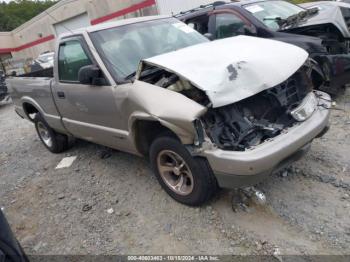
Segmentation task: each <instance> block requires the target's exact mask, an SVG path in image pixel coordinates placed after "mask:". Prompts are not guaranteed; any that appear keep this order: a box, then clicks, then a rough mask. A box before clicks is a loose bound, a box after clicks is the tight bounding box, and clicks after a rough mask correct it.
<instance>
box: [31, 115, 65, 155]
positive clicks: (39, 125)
mask: <svg viewBox="0 0 350 262" xmlns="http://www.w3.org/2000/svg"><path fill="white" fill-rule="evenodd" d="M34 124H35V129H36V132H37V134H38V136H39V138H40V140H41V142H42V143H43V144H44V146H45V147H46V148H47V149H48V150H49V151H50V152H52V153H55V154H58V153H62V152H63V151H65V150H67V149H68V137H67V136H65V135H63V134H59V133H57V132H56V131H55V130H53V129H52V128H51V127H50V126H49V125H48V124H47V123H46V121H45V119H44V118H43V117H42V115H41V114H40V113H38V114H36V115H35V117H34Z"/></svg>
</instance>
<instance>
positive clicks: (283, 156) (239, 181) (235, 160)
mask: <svg viewBox="0 0 350 262" xmlns="http://www.w3.org/2000/svg"><path fill="white" fill-rule="evenodd" d="M317 94H318V96H319V98H318V99H319V106H318V109H317V110H316V111H315V112H314V113H313V115H312V116H311V117H310V118H309V119H307V120H306V121H304V122H300V123H299V124H298V125H296V126H294V127H292V128H289V129H288V130H286V132H284V133H283V134H281V135H279V136H277V137H275V138H273V139H271V140H269V141H266V142H265V143H263V144H261V145H259V146H257V147H255V148H254V149H251V150H247V151H244V152H235V151H224V150H221V149H207V150H205V151H204V152H203V153H202V156H203V157H205V158H207V160H208V162H209V164H210V166H211V168H212V170H213V172H214V174H215V176H216V178H217V180H218V183H219V185H220V187H223V188H238V187H243V186H250V185H254V184H257V183H259V182H260V181H262V180H263V179H264V178H266V177H267V176H269V175H270V174H272V173H274V172H277V171H279V170H281V169H282V168H284V167H286V166H288V165H290V164H291V163H292V162H294V161H296V160H298V159H299V158H300V157H302V156H303V155H304V154H305V153H306V152H307V151H308V149H309V148H310V145H311V142H312V140H313V139H315V138H316V137H319V136H320V135H323V134H324V133H325V130H327V129H328V128H329V127H328V125H329V115H330V110H328V109H326V108H325V107H327V108H329V107H330V105H331V103H330V97H329V95H327V94H325V93H323V92H317ZM322 105H323V106H322Z"/></svg>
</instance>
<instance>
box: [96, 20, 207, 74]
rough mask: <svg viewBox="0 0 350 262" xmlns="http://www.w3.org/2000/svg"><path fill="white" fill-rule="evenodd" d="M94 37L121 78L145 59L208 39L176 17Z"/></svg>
mask: <svg viewBox="0 0 350 262" xmlns="http://www.w3.org/2000/svg"><path fill="white" fill-rule="evenodd" d="M91 39H92V41H93V43H94V45H95V47H96V49H97V51H98V52H99V54H100V56H101V58H102V60H104V62H105V64H106V66H107V67H108V69H109V70H110V71H112V72H111V73H112V75H113V76H114V77H115V76H117V77H118V79H125V78H126V77H128V76H130V75H132V74H133V73H134V72H135V71H136V70H137V67H138V64H139V63H140V61H141V60H142V59H146V58H150V57H153V56H157V55H160V54H164V53H168V52H171V51H175V50H178V49H181V48H184V47H188V46H192V45H196V44H200V43H204V42H208V41H209V40H208V39H207V38H205V37H204V36H202V35H201V34H199V33H198V32H197V31H195V30H194V29H192V28H190V27H189V26H187V25H186V24H184V23H182V22H180V21H178V20H176V19H174V18H170V19H160V20H153V21H149V22H142V23H135V24H130V25H125V26H119V27H115V28H110V29H105V30H102V31H98V32H94V33H92V34H91Z"/></svg>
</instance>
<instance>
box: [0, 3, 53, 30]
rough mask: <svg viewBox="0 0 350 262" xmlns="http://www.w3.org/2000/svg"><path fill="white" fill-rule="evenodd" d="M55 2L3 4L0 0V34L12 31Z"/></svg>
mask: <svg viewBox="0 0 350 262" xmlns="http://www.w3.org/2000/svg"><path fill="white" fill-rule="evenodd" d="M57 2H58V1H54V0H45V1H38V0H36V1H30V0H15V1H11V2H9V3H5V2H1V0H0V32H1V31H12V30H13V29H15V28H16V27H18V26H20V25H21V24H23V23H25V22H27V21H28V20H30V19H31V18H33V17H34V16H36V15H38V14H40V13H42V12H43V11H45V10H46V9H48V8H49V7H50V6H52V5H54V4H56V3H57Z"/></svg>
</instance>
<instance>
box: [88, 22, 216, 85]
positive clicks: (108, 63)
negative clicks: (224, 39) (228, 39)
mask: <svg viewBox="0 0 350 262" xmlns="http://www.w3.org/2000/svg"><path fill="white" fill-rule="evenodd" d="M159 21H164V23H168V24H174V23H175V22H177V23H183V22H182V21H180V20H178V19H177V18H174V17H165V18H159V19H153V20H149V21H140V22H136V23H131V24H126V25H119V26H118V25H117V26H114V27H109V28H105V29H101V30H96V31H92V32H88V36H89V38H90V41H91V42H92V44H93V48H94V49H95V51H96V52H97V54H98V56H99V57H100V59H101V60H102V62H103V63H104V65H105V67H106V69H107V70H108V72H109V74H110V75H111V77H112V78H113V79H114V81H115V82H116V84H126V83H131V82H133V80H134V79H135V77H136V74H137V71H138V68H139V65H140V63H139V64H138V65H137V66H136V67H135V71H134V72H133V74H134V76H133V77H130V75H129V76H121V75H120V74H119V73H118V72H116V70H115V69H114V68H113V63H112V62H111V60H110V59H108V58H107V57H106V56H105V53H104V52H103V50H102V48H100V46H98V45H97V43H96V41H95V37H94V34H96V33H98V32H101V31H108V30H113V29H117V28H123V27H129V26H133V25H136V24H145V23H152V22H159ZM172 21H174V23H172ZM183 24H184V25H186V24H185V23H183ZM186 26H187V25H186ZM194 31H195V30H194ZM195 33H196V34H198V36H200V37H202V39H203V42H202V43H205V42H210V40H208V39H207V38H206V37H205V36H203V35H201V34H200V33H199V32H197V31H195ZM198 44H200V43H198ZM177 50H179V49H177ZM169 52H170V51H169ZM165 53H167V52H164V53H162V54H165ZM162 54H157V55H162ZM157 55H156V56H157ZM144 59H146V58H144ZM141 61H142V60H140V62H141ZM114 66H115V65H114Z"/></svg>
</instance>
